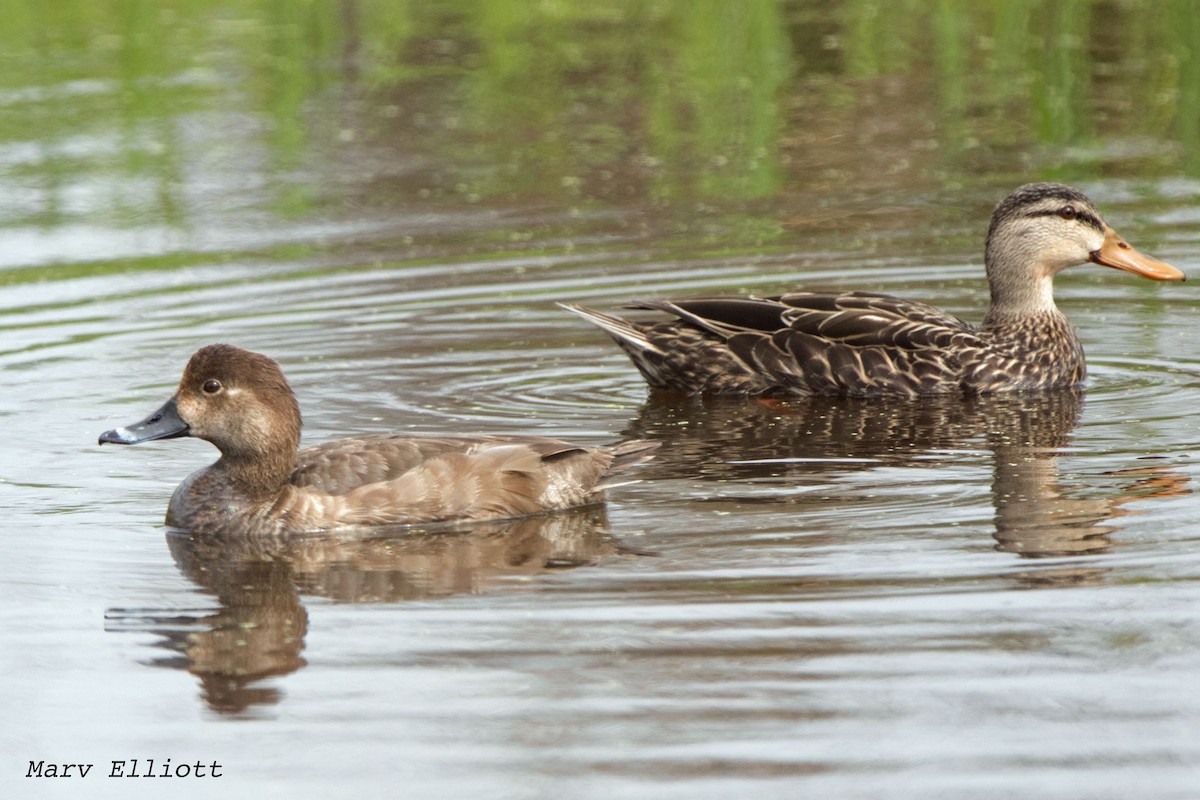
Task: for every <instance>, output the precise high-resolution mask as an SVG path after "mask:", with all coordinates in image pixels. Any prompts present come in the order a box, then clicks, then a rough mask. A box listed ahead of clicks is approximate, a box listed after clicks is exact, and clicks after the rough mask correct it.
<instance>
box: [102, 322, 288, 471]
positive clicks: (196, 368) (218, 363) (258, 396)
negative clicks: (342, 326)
mask: <svg viewBox="0 0 1200 800" xmlns="http://www.w3.org/2000/svg"><path fill="white" fill-rule="evenodd" d="M179 436H193V437H195V438H198V439H204V440H206V441H209V442H212V443H213V444H214V445H216V446H217V449H219V450H220V451H221V453H222V455H224V456H227V457H230V458H235V459H255V458H262V457H264V456H268V454H269V455H270V456H275V457H277V456H278V454H280V453H285V452H286V453H291V454H294V453H295V451H296V448H297V447H299V444H300V408H299V405H298V404H297V403H296V397H295V395H294V394H293V393H292V389H291V387H290V386H288V382H287V379H286V378H284V377H283V371H282V370H280V368H279V365H278V364H276V363H275V362H274V361H272V360H271V359H269V358H267V357H266V356H263V355H259V354H258V353H252V352H250V351H248V350H243V349H241V348H240V347H234V346H233V345H228V344H211V345H208V346H207V347H202V348H200V349H199V350H197V351H196V353H195V355H193V356H192V358H191V360H190V361H188V365H187V367H186V368H185V369H184V371H183V378H182V379H181V380H180V382H179V388H178V390H176V392H175V395H174V396H173V397H172V398H171V399H170V400H168V401H167V402H166V404H164V405H163V407H162V408H160V409H159V410H158V411H156V412H154V413H153V414H151V415H150V416H149V417H147V418H146V419H144V420H142V421H141V422H139V423H137V424H135V425H131V426H129V427H127V428H116V429H114V430H111V431H106V432H105V433H103V434H101V435H100V443H101V444H104V443H105V442H110V443H113V444H138V443H140V442H148V441H152V440H155V439H174V438H176V437H179Z"/></svg>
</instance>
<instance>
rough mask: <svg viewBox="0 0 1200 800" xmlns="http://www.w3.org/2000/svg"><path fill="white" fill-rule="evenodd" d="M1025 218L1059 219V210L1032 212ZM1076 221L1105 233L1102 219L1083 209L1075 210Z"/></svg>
mask: <svg viewBox="0 0 1200 800" xmlns="http://www.w3.org/2000/svg"><path fill="white" fill-rule="evenodd" d="M1025 216H1027V217H1057V216H1058V209H1057V208H1055V209H1049V210H1046V211H1030V212H1029V213H1028V214H1026V215H1025ZM1075 220H1076V221H1077V222H1082V223H1083V224H1084V225H1087V226H1088V227H1089V228H1095V229H1096V230H1098V231H1100V232H1101V233H1103V232H1104V223H1103V222H1101V221H1100V218H1099V217H1097V216H1096V215H1095V214H1091V213H1088V212H1087V211H1084V210H1083V209H1081V208H1076V209H1075Z"/></svg>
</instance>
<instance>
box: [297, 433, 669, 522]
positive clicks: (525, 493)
mask: <svg viewBox="0 0 1200 800" xmlns="http://www.w3.org/2000/svg"><path fill="white" fill-rule="evenodd" d="M656 448H657V443H653V442H644V441H629V442H622V443H620V444H617V445H612V446H602V447H582V446H578V445H572V444H569V443H567V442H562V441H559V440H557V439H544V438H536V437H517V436H514V437H506V436H474V437H451V436H446V437H410V436H403V435H387V434H382V435H372V436H359V437H353V438H350V439H342V440H337V441H333V442H329V443H327V444H323V445H318V446H316V447H309V448H306V449H304V450H301V451H300V452H299V454H298V466H297V468H296V470H295V471H294V472H293V473H292V477H291V480H290V481H289V490H288V491H287V492H286V493H285V495H284V498H283V500H282V504H281V505H282V506H283V507H287V508H288V513H289V514H290V515H292V516H293V517H294V518H295V519H296V521H297V525H304V526H309V527H311V526H318V527H330V526H331V525H378V524H411V523H416V522H429V521H435V520H450V519H460V520H472V519H494V518H504V517H518V516H526V515H529V514H538V513H543V512H547V511H556V510H561V509H566V508H571V507H574V506H579V505H584V504H586V503H588V502H592V501H593V500H594V499H597V498H598V497H599V493H600V492H601V491H602V490H603V489H605V488H607V487H608V486H610V485H612V477H613V476H614V475H616V474H617V473H619V472H620V471H622V470H624V469H625V468H626V467H629V466H633V465H634V464H637V463H640V462H642V461H644V460H646V459H647V458H649V456H650V453H651V452H652V451H653V450H654V449H656ZM300 520H304V521H303V522H301V521H300Z"/></svg>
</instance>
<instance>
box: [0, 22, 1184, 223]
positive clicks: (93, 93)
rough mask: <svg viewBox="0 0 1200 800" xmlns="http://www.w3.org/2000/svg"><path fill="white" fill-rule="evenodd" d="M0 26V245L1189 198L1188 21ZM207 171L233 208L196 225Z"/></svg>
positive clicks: (759, 218) (211, 198) (218, 197)
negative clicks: (20, 232)
mask: <svg viewBox="0 0 1200 800" xmlns="http://www.w3.org/2000/svg"><path fill="white" fill-rule="evenodd" d="M0 19H3V20H4V24H3V25H0V185H3V186H5V187H7V188H5V189H3V190H0V227H8V226H35V227H53V226H56V225H62V224H66V223H68V222H71V221H78V220H80V219H86V220H88V221H89V222H92V223H97V224H107V225H115V226H122V225H125V226H137V225H144V224H147V220H152V221H154V222H155V223H157V224H161V225H166V226H169V227H174V228H187V227H188V226H189V225H191V224H193V216H194V213H195V211H194V209H195V208H196V207H197V206H198V205H199V204H201V203H203V204H206V205H204V207H205V208H206V209H208V210H211V208H212V206H213V204H216V205H218V206H219V205H221V204H233V205H235V206H236V204H237V203H242V204H245V205H246V206H249V207H254V208H258V209H260V210H265V211H267V212H269V213H271V214H275V215H278V216H280V217H283V218H288V217H298V216H304V215H312V214H315V213H329V212H330V211H331V210H333V211H337V210H338V209H339V208H341V209H354V208H360V207H361V206H362V205H363V204H367V205H372V206H380V205H382V206H387V205H389V204H395V205H404V204H423V205H436V204H477V203H484V204H487V205H490V206H504V205H527V206H536V205H550V206H571V207H592V208H596V207H601V208H603V207H619V208H626V207H647V206H649V207H655V208H670V209H677V210H679V212H680V213H690V212H691V211H693V210H695V209H717V210H718V211H719V212H720V213H723V214H728V215H731V216H740V217H741V218H742V219H743V220H744V221H745V222H746V224H747V225H748V226H749V227H752V228H755V230H756V231H757V233H756V234H755V235H759V236H762V235H764V234H763V231H764V230H767V231H768V233H767V234H766V235H770V234H769V229H770V228H771V226H772V225H773V224H774V223H775V222H778V221H779V217H780V215H781V213H783V214H786V213H787V212H786V211H784V212H779V211H778V209H781V208H782V209H787V208H788V207H789V198H792V199H794V198H797V197H802V196H804V195H806V194H810V193H815V192H820V191H830V190H831V189H832V188H833V187H838V186H842V187H853V188H854V190H856V191H868V190H878V191H886V190H890V189H895V188H898V187H920V188H929V187H953V186H958V185H964V184H969V185H978V184H987V185H991V184H995V185H997V186H1003V187H1008V186H1009V185H1011V184H1012V183H1013V181H1014V180H1018V181H1019V180H1023V179H1025V178H1027V177H1030V176H1031V175H1036V176H1039V177H1051V176H1057V177H1062V178H1064V179H1072V178H1090V177H1098V176H1113V175H1116V176H1123V177H1138V178H1145V179H1146V180H1152V179H1155V178H1161V177H1169V176H1174V175H1186V176H1192V177H1197V176H1200V53H1198V52H1197V43H1198V42H1200V0H1064V2H1060V3H1043V2H1037V1H1036V0H1006V2H1003V3H993V2H990V0H844V2H836V1H835V0H809V1H807V2H805V1H802V0H794V1H793V2H784V0H742V1H741V2H736V3H732V2H724V0H645V1H644V2H636V3H635V2H626V1H625V0H586V2H585V1H584V0H439V1H438V2H432V1H431V2H404V1H401V2H393V1H391V0H338V2H332V1H328V2H327V1H326V0H320V1H318V0H307V1H306V0H247V1H245V2H233V1H232V0H226V1H225V2H222V1H221V0H156V2H150V0H124V1H118V0H110V1H109V2H97V1H96V0H56V2H53V3H41V2H32V1H31V0H0ZM402 163H413V164H417V166H413V167H411V168H400V167H397V166H395V165H397V164H402ZM222 170H224V171H225V172H226V173H228V174H229V175H235V176H240V178H242V179H244V180H246V181H247V183H248V184H250V185H251V188H250V189H249V190H247V192H240V191H233V192H227V193H225V194H221V193H220V192H214V193H213V194H212V195H205V196H204V198H203V200H198V199H197V197H196V195H197V193H198V192H199V190H198V189H197V188H196V187H197V186H202V185H203V184H204V183H205V179H204V177H203V176H215V177H212V178H211V180H214V181H216V180H220V179H221V174H222ZM226 179H228V177H227V178H226ZM81 186H86V187H87V192H86V193H84V194H86V197H83V196H81V188H80V187H81ZM231 198H232V199H231ZM767 208H771V209H776V210H775V211H773V212H772V211H764V209H767ZM233 210H236V208H234V209H233Z"/></svg>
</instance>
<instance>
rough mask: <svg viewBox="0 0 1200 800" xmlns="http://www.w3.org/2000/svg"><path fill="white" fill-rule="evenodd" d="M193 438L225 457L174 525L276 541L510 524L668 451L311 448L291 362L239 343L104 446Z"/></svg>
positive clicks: (372, 438)
mask: <svg viewBox="0 0 1200 800" xmlns="http://www.w3.org/2000/svg"><path fill="white" fill-rule="evenodd" d="M181 436H193V437H196V438H199V439H204V440H206V441H209V442H212V443H213V444H214V445H216V447H217V449H218V450H220V451H221V457H220V458H219V459H218V460H217V461H216V463H214V464H212V465H210V466H208V467H205V468H204V469H201V470H199V471H198V472H196V473H194V474H192V475H191V477H189V478H187V479H186V480H185V481H184V482H183V483H182V484H180V485H179V488H177V489H176V490H175V493H174V495H172V497H171V502H170V505H169V507H168V509H167V520H166V521H167V524H168V525H172V526H174V527H177V528H183V529H186V530H189V531H194V532H206V531H212V532H227V531H228V532H246V533H271V534H282V533H298V532H305V531H321V530H329V529H334V528H342V527H357V526H370V525H389V524H391V525H405V524H414V523H424V522H436V521H454V520H483V519H503V518H511V517H523V516H529V515H533V514H542V513H546V512H552V511H559V510H562V509H567V508H572V507H575V506H582V505H587V504H590V503H594V502H597V501H599V500H600V499H602V497H603V494H602V493H603V490H604V489H605V488H609V487H611V486H614V485H618V483H619V482H620V481H619V480H615V478H616V476H617V475H618V474H619V473H621V472H623V471H624V470H626V469H627V468H629V467H632V466H634V465H636V464H640V463H642V462H643V461H646V460H647V459H649V458H650V457H651V454H652V451H653V450H654V449H655V448H657V447H658V444H657V443H655V442H646V441H626V442H621V443H619V444H615V445H611V446H601V447H584V446H581V445H574V444H569V443H567V442H563V441H558V440H557V439H543V438H537V437H520V436H462V437H457V436H445V437H430V438H417V437H411V436H401V435H391V434H375V435H365V436H354V437H350V438H346V439H338V440H335V441H332V442H328V443H326V444H321V445H317V446H315V447H307V448H305V449H303V450H300V449H299V443H300V408H299V405H298V404H297V402H296V397H295V395H294V394H293V393H292V389H291V387H290V386H289V385H288V382H287V380H286V379H285V378H284V376H283V371H282V370H281V369H280V368H279V365H278V364H276V363H275V362H274V361H272V360H271V359H269V358H267V357H266V356H263V355H259V354H258V353H252V352H249V351H247V350H242V349H240V348H237V347H233V346H232V345H227V344H213V345H209V346H207V347H203V348H201V349H200V350H198V351H197V352H196V354H195V355H193V356H192V358H191V360H190V361H189V362H188V364H187V367H186V369H184V372H183V378H182V380H181V381H180V383H179V388H178V389H177V390H176V392H175V394H174V395H173V396H172V397H171V399H170V400H168V401H167V402H166V404H165V405H163V407H162V408H160V409H159V410H158V411H155V412H154V413H153V414H151V415H150V416H149V417H147V418H146V419H144V420H142V421H141V422H139V423H137V424H136V425H132V426H130V427H128V428H116V429H115V430H111V431H106V432H105V433H103V434H101V435H100V444H104V443H105V442H110V443H112V444H138V443H139V442H148V441H152V440H155V439H174V438H177V437H181Z"/></svg>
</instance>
